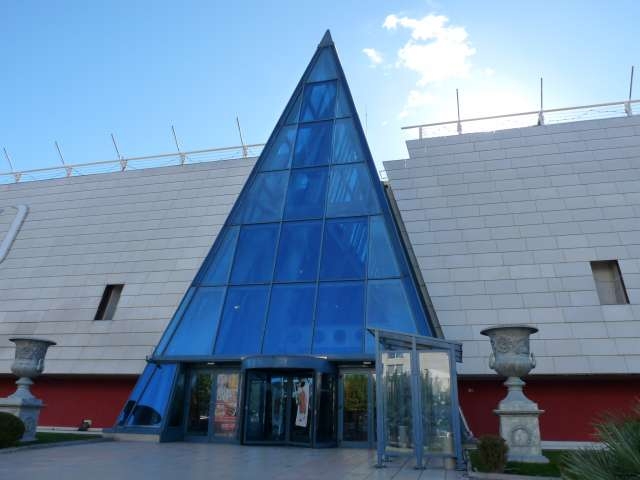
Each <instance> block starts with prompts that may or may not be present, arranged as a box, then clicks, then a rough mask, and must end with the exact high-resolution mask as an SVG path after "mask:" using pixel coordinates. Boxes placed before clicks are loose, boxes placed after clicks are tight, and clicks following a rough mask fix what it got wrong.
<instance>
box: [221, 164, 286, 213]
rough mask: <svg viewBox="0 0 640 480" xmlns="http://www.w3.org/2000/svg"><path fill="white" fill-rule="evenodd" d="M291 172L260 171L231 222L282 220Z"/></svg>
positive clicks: (244, 193)
mask: <svg viewBox="0 0 640 480" xmlns="http://www.w3.org/2000/svg"><path fill="white" fill-rule="evenodd" d="M288 179H289V172H287V171H285V172H268V173H259V174H257V175H256V176H255V178H254V182H253V184H252V185H251V186H250V187H249V188H248V189H247V190H246V191H244V192H243V194H242V197H241V199H240V204H239V205H238V207H237V208H236V210H235V211H234V212H233V215H232V216H231V219H230V221H231V223H254V222H272V221H277V220H280V216H281V214H282V205H283V203H284V196H285V190H286V188H287V181H288Z"/></svg>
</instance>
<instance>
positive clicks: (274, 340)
mask: <svg viewBox="0 0 640 480" xmlns="http://www.w3.org/2000/svg"><path fill="white" fill-rule="evenodd" d="M315 293H316V286H315V284H304V285H274V286H273V289H272V290H271V302H270V306H269V315H268V318H267V328H266V331H265V338H264V346H263V347H262V353H265V354H292V353H310V352H311V335H312V332H313V302H314V299H315Z"/></svg>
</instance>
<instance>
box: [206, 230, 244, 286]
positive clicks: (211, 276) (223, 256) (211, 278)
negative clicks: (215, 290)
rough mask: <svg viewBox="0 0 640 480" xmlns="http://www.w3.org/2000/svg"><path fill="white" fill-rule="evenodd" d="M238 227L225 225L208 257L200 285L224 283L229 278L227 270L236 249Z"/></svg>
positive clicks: (229, 267)
mask: <svg viewBox="0 0 640 480" xmlns="http://www.w3.org/2000/svg"><path fill="white" fill-rule="evenodd" d="M239 231H240V228H239V227H227V228H226V229H224V230H223V231H222V232H220V235H222V238H221V239H220V243H219V244H218V248H217V249H216V251H215V252H213V254H212V255H211V257H210V258H209V259H208V266H207V269H206V271H205V272H204V274H203V275H202V277H201V279H200V280H199V281H200V284H201V285H224V284H226V283H227V281H228V280H229V270H230V269H231V262H232V261H233V252H234V251H235V249H236V241H237V240H238V233H239Z"/></svg>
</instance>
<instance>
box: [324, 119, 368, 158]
mask: <svg viewBox="0 0 640 480" xmlns="http://www.w3.org/2000/svg"><path fill="white" fill-rule="evenodd" d="M333 132H334V133H333V159H332V160H331V161H332V162H333V163H354V162H364V159H365V157H364V150H363V149H362V143H361V142H360V136H359V135H358V132H356V127H355V125H354V123H353V120H352V119H350V118H345V119H342V120H336V124H335V127H334V130H333Z"/></svg>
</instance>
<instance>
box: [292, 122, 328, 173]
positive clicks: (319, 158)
mask: <svg viewBox="0 0 640 480" xmlns="http://www.w3.org/2000/svg"><path fill="white" fill-rule="evenodd" d="M332 132H333V122H320V123H313V124H311V125H302V126H300V128H299V130H298V138H297V140H296V149H295V154H294V157H293V166H294V167H313V166H316V165H326V164H327V163H329V159H330V158H331V133H332Z"/></svg>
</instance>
